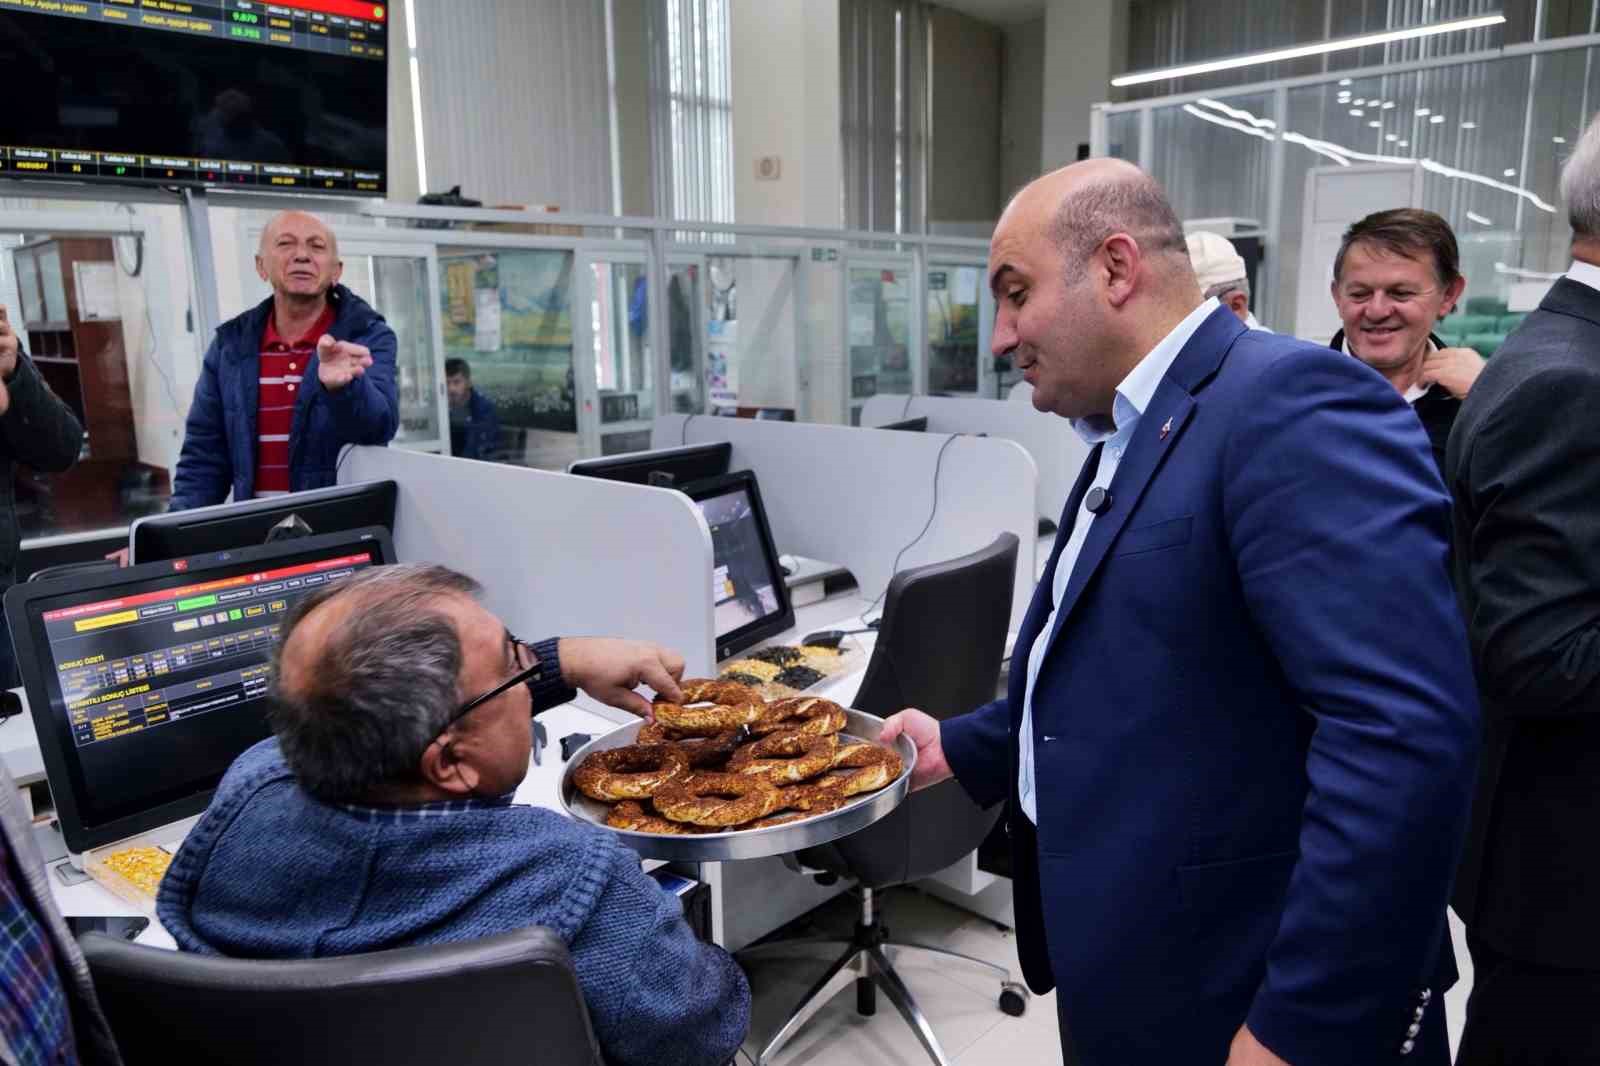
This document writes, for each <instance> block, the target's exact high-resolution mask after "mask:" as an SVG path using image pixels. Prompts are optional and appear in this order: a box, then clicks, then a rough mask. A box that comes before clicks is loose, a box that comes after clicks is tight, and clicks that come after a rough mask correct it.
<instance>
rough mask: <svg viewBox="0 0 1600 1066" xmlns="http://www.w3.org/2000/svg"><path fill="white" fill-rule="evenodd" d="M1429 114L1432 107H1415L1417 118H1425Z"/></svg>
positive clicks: (1431, 112)
mask: <svg viewBox="0 0 1600 1066" xmlns="http://www.w3.org/2000/svg"><path fill="white" fill-rule="evenodd" d="M1431 114H1433V108H1431V107H1419V108H1417V117H1418V118H1427V117H1428V116H1429V115H1431Z"/></svg>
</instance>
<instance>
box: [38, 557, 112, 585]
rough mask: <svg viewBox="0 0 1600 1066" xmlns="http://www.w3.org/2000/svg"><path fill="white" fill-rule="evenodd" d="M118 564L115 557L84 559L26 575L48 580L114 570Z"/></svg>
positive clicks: (58, 564) (48, 567) (39, 579)
mask: <svg viewBox="0 0 1600 1066" xmlns="http://www.w3.org/2000/svg"><path fill="white" fill-rule="evenodd" d="M118 565H119V564H118V563H117V561H116V560H115V559H85V560H83V561H82V562H76V563H57V564H55V565H54V566H47V567H45V568H44V569H43V570H35V571H34V572H33V573H31V574H29V575H28V578H27V579H28V580H29V581H49V580H51V579H52V578H58V577H67V576H69V575H72V574H86V573H88V572H90V571H91V570H115V569H116V568H117V566H118Z"/></svg>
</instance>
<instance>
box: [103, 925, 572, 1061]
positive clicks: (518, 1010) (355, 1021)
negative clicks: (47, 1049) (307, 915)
mask: <svg viewBox="0 0 1600 1066" xmlns="http://www.w3.org/2000/svg"><path fill="white" fill-rule="evenodd" d="M80 944H81V945H82V947H83V954H84V958H85V959H87V960H88V963H89V972H90V975H91V976H92V977H93V978H94V986H95V991H96V992H97V993H98V994H99V999H100V1004H101V1006H102V1007H103V1008H104V1009H105V1013H106V1017H107V1019H108V1020H109V1021H110V1023H111V1032H112V1035H113V1036H114V1037H116V1041H117V1044H118V1046H119V1047H120V1048H121V1049H122V1056H123V1058H124V1060H125V1061H127V1063H128V1064H129V1066H142V1064H145V1063H168V1062H227V1063H230V1064H232V1066H269V1064H271V1066H282V1064H283V1063H288V1062H293V1063H300V1064H304V1066H320V1064H327V1066H335V1064H338V1066H346V1064H348V1063H351V1062H381V1063H384V1064H385V1066H439V1063H441V1062H448V1063H450V1064H451V1066H510V1064H512V1063H516V1064H517V1066H528V1064H529V1063H549V1064H555V1063H560V1064H573V1066H603V1060H602V1058H601V1056H600V1048H599V1045H598V1043H596V1041H595V1036H594V1030H593V1029H592V1028H591V1027H590V1025H589V1014H588V1011H587V1009H586V1008H585V1007H584V1003H583V996H582V994H581V993H580V992H579V990H578V979H577V976H576V974H575V973H574V972H573V969H572V962H571V960H570V959H569V958H568V956H567V949H566V946H565V945H564V944H563V943H562V942H561V940H560V939H559V938H558V937H557V936H556V935H555V934H554V933H552V932H551V931H550V930H548V929H545V928H543V927H541V926H531V927H529V928H527V929H518V930H515V931H513V932H509V933H501V934H499V935H497V936H492V937H486V938H484V939H482V940H469V941H461V942H457V943H450V944H436V945H430V946H427V947H415V948H396V949H394V950H391V951H379V952H373V953H370V954H364V955H347V956H344V957H342V958H329V959H304V960H299V959H296V960H270V961H261V960H246V959H230V958H220V957H217V956H212V955H195V954H190V953H188V952H180V951H167V950H163V949H161V948H151V947H144V946H142V945H138V944H129V943H126V942H125V941H122V940H118V939H115V938H113V937H109V936H106V935H104V934H102V933H86V934H84V936H83V937H82V938H81V940H80Z"/></svg>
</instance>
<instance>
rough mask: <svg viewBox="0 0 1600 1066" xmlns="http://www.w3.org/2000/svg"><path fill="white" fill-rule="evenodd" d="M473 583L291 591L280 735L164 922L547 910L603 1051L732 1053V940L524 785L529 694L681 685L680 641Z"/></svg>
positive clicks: (454, 919) (429, 927) (402, 571)
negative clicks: (542, 629)
mask: <svg viewBox="0 0 1600 1066" xmlns="http://www.w3.org/2000/svg"><path fill="white" fill-rule="evenodd" d="M479 591H480V590H479V589H478V586H477V585H476V584H475V583H474V582H473V581H472V580H471V579H470V578H466V577H464V576H462V575H461V574H457V573H454V572H452V571H450V570H446V569H444V568H443V567H436V566H385V567H379V568H376V569H374V570H372V571H370V572H368V573H362V574H358V575H356V576H355V577H352V578H350V579H348V580H346V581H343V582H340V583H338V584H336V585H333V586H331V587H324V588H322V589H318V590H317V591H316V592H313V593H312V594H310V595H309V596H307V597H305V598H304V599H303V600H302V601H301V602H300V603H298V604H296V606H295V609H294V610H293V611H291V612H290V614H289V616H288V617H287V618H286V619H285V621H284V623H283V628H282V641H281V643H280V645H279V648H278V652H277V654H276V656H275V658H274V661H273V667H272V677H271V682H270V685H271V687H270V690H269V704H268V710H267V717H268V720H269V721H270V722H271V725H272V730H273V733H274V734H275V735H274V737H273V738H271V739H269V740H266V741H263V742H262V743H260V744H258V745H256V746H255V747H253V748H251V749H250V750H248V751H246V752H245V753H244V754H243V755H241V756H240V757H239V759H238V760H237V761H236V762H235V763H234V764H233V766H232V767H231V768H230V769H229V770H228V773H227V775H226V776H225V777H224V778H223V781H222V784H221V785H220V786H219V787H218V789H217V793H216V796H215V798H214V799H213V800H212V802H211V806H210V808H209V809H208V810H207V811H206V813H205V814H204V815H203V816H202V817H201V819H200V821H199V823H198V824H197V825H196V826H195V827H194V829H193V831H191V832H190V834H189V836H188V838H187V839H186V840H185V841H184V843H183V847H182V848H181V849H180V850H179V851H178V854H177V856H176V857H175V858H174V859H173V862H172V866H171V868H170V869H169V870H168V871H167V875H166V877H165V878H164V879H163V880H162V882H161V889H160V895H159V899H158V913H159V914H160V916H161V922H162V924H163V925H164V926H166V928H167V930H168V931H169V932H170V933H172V935H173V938H174V939H175V940H176V941H177V943H178V946H179V947H180V948H181V949H183V950H186V951H198V952H205V953H209V954H222V955H231V956H237V957H244V958H271V959H285V958H308V957H323V956H329V955H349V954H355V953H360V952H368V951H379V950H383V949H386V948H396V947H404V946H407V945H418V944H433V943H440V942H445V941H454V940H467V939H473V938H477V937H484V936H490V935H493V934H495V933H502V932H506V931H508V930H511V929H519V928H523V927H525V926H530V925H543V926H547V927H549V928H550V929H551V930H553V931H554V932H555V933H556V935H557V936H559V937H561V938H562V939H563V940H564V941H565V942H566V944H567V949H568V951H569V952H570V953H571V955H572V963H573V968H574V969H575V970H576V971H577V976H578V984H579V987H580V988H581V989H582V990H583V994H584V999H585V1001H586V1002H587V1004H588V1009H589V1017H590V1019H591V1020H592V1021H593V1023H594V1028H595V1034H596V1036H597V1037H598V1038H599V1041H600V1046H601V1048H602V1050H603V1051H604V1052H605V1056H606V1061H607V1062H610V1063H615V1064H619V1066H635V1064H637V1066H646V1064H648V1066H698V1064H715V1063H724V1062H727V1061H728V1060H729V1059H731V1058H732V1056H733V1054H734V1052H735V1051H736V1050H737V1049H738V1047H739V1044H740V1042H741V1041H742V1040H743V1039H744V1035H745V1030H746V1028H747V1026H748V1023H749V1016H750V989H749V985H748V984H747V983H746V981H745V977H744V974H743V973H742V972H741V971H740V970H739V967H738V966H737V965H735V964H734V961H733V959H732V958H731V957H729V955H728V954H727V952H725V951H723V950H722V949H721V948H719V947H715V946H714V945H711V944H706V943H702V942H700V941H699V940H697V939H696V938H695V936H694V934H693V933H692V932H691V931H690V929H689V927H688V925H687V924H686V923H685V922H684V919H683V910H682V905H681V904H680V903H679V901H678V898H677V897H676V896H674V895H673V894H672V893H670V892H668V891H667V890H666V889H664V888H662V887H661V886H660V885H658V884H657V883H656V882H655V881H654V880H653V879H652V878H650V877H649V876H647V875H646V874H645V873H644V872H643V870H641V868H640V866H639V857H638V855H637V854H635V853H634V852H633V851H631V850H629V849H628V848H627V847H626V846H625V845H623V844H622V843H620V842H619V840H618V838H617V836H616V835H615V834H614V833H612V832H610V831H609V830H606V829H602V828H600V827H598V826H594V825H590V824H587V823H584V822H580V821H577V820H575V819H571V818H568V817H566V816H565V815H563V814H561V813H560V812H559V811H554V810H550V809H547V808H543V807H532V806H523V805H518V804H514V803H513V802H512V798H513V795H514V793H515V792H516V790H517V787H518V786H519V785H520V784H521V782H522V780H523V778H524V777H525V776H526V775H527V771H528V757H529V752H530V750H531V746H532V728H531V716H532V715H533V714H537V713H538V712H539V711H541V710H544V709H546V708H548V707H552V706H555V705H557V704H560V703H565V702H567V701H569V700H571V699H572V698H573V696H574V693H573V691H572V688H571V687H569V686H578V687H581V688H583V689H584V690H585V691H586V692H588V693H589V694H590V695H591V696H593V697H595V698H596V699H599V700H602V701H604V702H607V703H610V704H612V705H614V706H618V707H622V708H624V709H626V710H629V711H632V712H633V713H635V714H640V715H644V714H647V713H648V712H649V709H650V704H649V703H648V702H647V701H646V700H645V698H644V697H643V696H641V695H639V694H638V693H636V692H634V691H633V689H634V687H635V686H636V685H638V684H640V683H641V682H642V683H644V684H647V685H649V686H650V687H651V688H652V689H653V690H655V692H656V694H657V695H659V696H662V697H664V698H666V699H679V698H681V696H682V693H681V691H680V690H679V689H678V680H679V679H680V678H681V676H682V674H683V659H682V658H681V657H679V656H677V655H675V654H673V653H671V652H669V651H666V650H665V649H663V648H660V647H657V646H656V645H654V644H643V643H636V642H632V641H619V640H602V639H592V638H590V639H571V638H563V639H560V640H544V641H539V642H537V643H533V644H528V643H524V642H523V641H520V640H518V639H517V638H516V637H514V636H512V635H511V633H510V632H509V631H508V630H507V629H506V627H505V626H504V625H503V624H502V623H501V622H500V621H499V620H498V619H497V618H495V617H494V615H492V614H490V613H489V612H488V611H486V610H485V609H484V608H483V607H482V606H480V605H479V603H478V602H477V598H476V596H477V594H478V592H479ZM353 857H359V859H358V860H354V861H353ZM534 1057H537V1056H534Z"/></svg>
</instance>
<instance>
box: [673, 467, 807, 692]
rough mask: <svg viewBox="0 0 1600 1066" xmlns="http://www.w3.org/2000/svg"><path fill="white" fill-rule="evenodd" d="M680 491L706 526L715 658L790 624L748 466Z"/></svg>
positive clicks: (767, 528)
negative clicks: (698, 513) (709, 560)
mask: <svg viewBox="0 0 1600 1066" xmlns="http://www.w3.org/2000/svg"><path fill="white" fill-rule="evenodd" d="M683 491H684V494H685V495H687V496H688V497H689V498H690V499H691V500H693V501H694V502H695V504H696V505H698V506H699V508H700V513H701V515H703V516H704V517H705V520H706V525H708V526H710V527H711V555H712V562H711V567H712V569H711V588H712V603H713V604H714V608H713V623H714V628H715V630H716V636H717V658H718V660H722V659H727V658H729V657H730V656H733V655H735V654H737V653H738V652H741V651H743V650H744V649H746V648H748V647H750V646H751V645H753V644H756V643H758V642H760V641H762V640H765V639H766V638H767V637H770V636H773V635H775V634H777V633H782V632H783V631H784V630H786V629H791V628H793V626H794V607H793V606H792V605H791V604H790V602H789V587H788V585H786V584H785V583H784V580H783V570H782V568H781V567H780V566H779V565H778V549H777V547H776V546H775V545H774V544H773V541H772V528H771V527H770V526H769V525H768V524H767V511H766V508H764V507H763V506H762V505H761V489H760V487H759V486H758V485H757V484H756V476H755V474H753V473H751V472H750V471H748V470H741V471H739V472H738V473H734V474H724V475H723V476H722V477H717V478H711V479H709V480H704V481H697V482H695V483H694V484H692V485H690V486H688V487H687V488H685V489H684V490H683Z"/></svg>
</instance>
